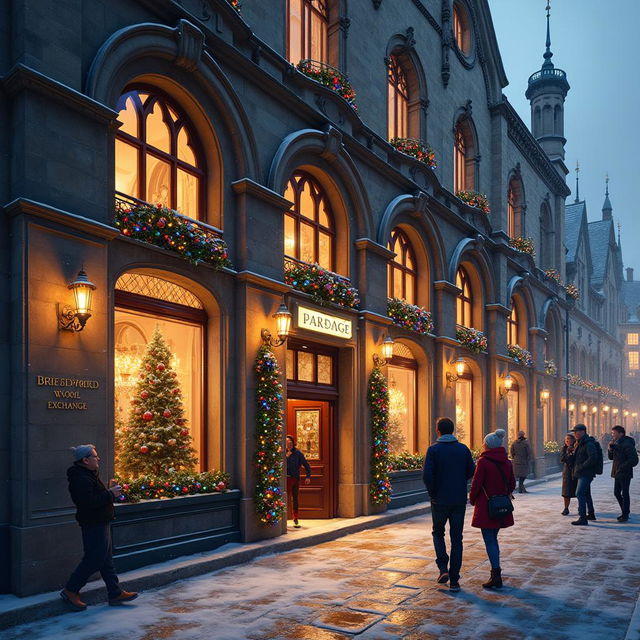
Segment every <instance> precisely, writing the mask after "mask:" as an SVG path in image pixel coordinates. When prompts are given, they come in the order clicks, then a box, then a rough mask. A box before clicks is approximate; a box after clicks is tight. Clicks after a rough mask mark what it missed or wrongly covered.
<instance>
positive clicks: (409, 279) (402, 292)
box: [387, 227, 418, 304]
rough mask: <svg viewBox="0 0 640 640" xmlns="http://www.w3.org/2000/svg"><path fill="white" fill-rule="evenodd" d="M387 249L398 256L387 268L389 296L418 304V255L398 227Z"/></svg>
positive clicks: (393, 232) (392, 233)
mask: <svg viewBox="0 0 640 640" xmlns="http://www.w3.org/2000/svg"><path fill="white" fill-rule="evenodd" d="M387 248H388V249H389V250H390V251H393V252H395V254H396V256H395V258H394V259H393V260H391V261H390V262H389V265H388V267H387V282H388V285H387V295H388V296H389V297H390V298H400V299H402V300H404V301H405V302H408V303H409V304H416V298H417V295H416V285H417V282H418V271H417V263H416V254H415V252H414V250H413V247H412V246H411V241H410V240H409V238H408V237H407V235H406V234H405V233H404V232H403V231H402V230H401V229H399V228H398V227H396V228H395V229H394V230H393V231H392V232H391V239H390V240H389V244H388V245H387Z"/></svg>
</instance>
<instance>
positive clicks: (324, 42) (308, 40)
mask: <svg viewBox="0 0 640 640" xmlns="http://www.w3.org/2000/svg"><path fill="white" fill-rule="evenodd" d="M287 32H288V55H289V61H290V62H292V63H293V64H298V62H300V60H316V61H317V62H329V59H328V50H329V8H328V6H327V1H326V0H287Z"/></svg>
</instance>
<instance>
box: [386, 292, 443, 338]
mask: <svg viewBox="0 0 640 640" xmlns="http://www.w3.org/2000/svg"><path fill="white" fill-rule="evenodd" d="M387 315H388V316H389V317H390V318H391V319H392V320H393V323H394V324H397V325H398V326H399V327H402V328H404V329H409V330H410V331H415V332H416V333H420V334H425V333H433V318H432V316H431V313H429V312H428V311H427V310H426V309H425V308H424V307H419V306H417V305H415V304H409V303H408V302H405V301H404V300H402V299H401V298H387Z"/></svg>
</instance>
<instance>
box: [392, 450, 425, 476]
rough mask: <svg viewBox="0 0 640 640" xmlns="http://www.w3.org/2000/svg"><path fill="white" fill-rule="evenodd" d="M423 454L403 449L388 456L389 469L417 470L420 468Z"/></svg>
mask: <svg viewBox="0 0 640 640" xmlns="http://www.w3.org/2000/svg"><path fill="white" fill-rule="evenodd" d="M423 463H424V456H423V455H422V454H421V453H409V452H408V451H403V452H402V453H398V454H397V455H390V456H389V469H390V470H391V471H417V470H418V469H422V465H423Z"/></svg>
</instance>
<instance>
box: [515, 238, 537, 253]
mask: <svg viewBox="0 0 640 640" xmlns="http://www.w3.org/2000/svg"><path fill="white" fill-rule="evenodd" d="M509 246H510V247H512V248H513V249H515V250H516V251H519V252H520V253H526V254H528V255H530V256H535V255H536V250H535V248H534V246H533V239H532V238H524V237H523V236H518V237H517V238H510V239H509Z"/></svg>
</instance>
